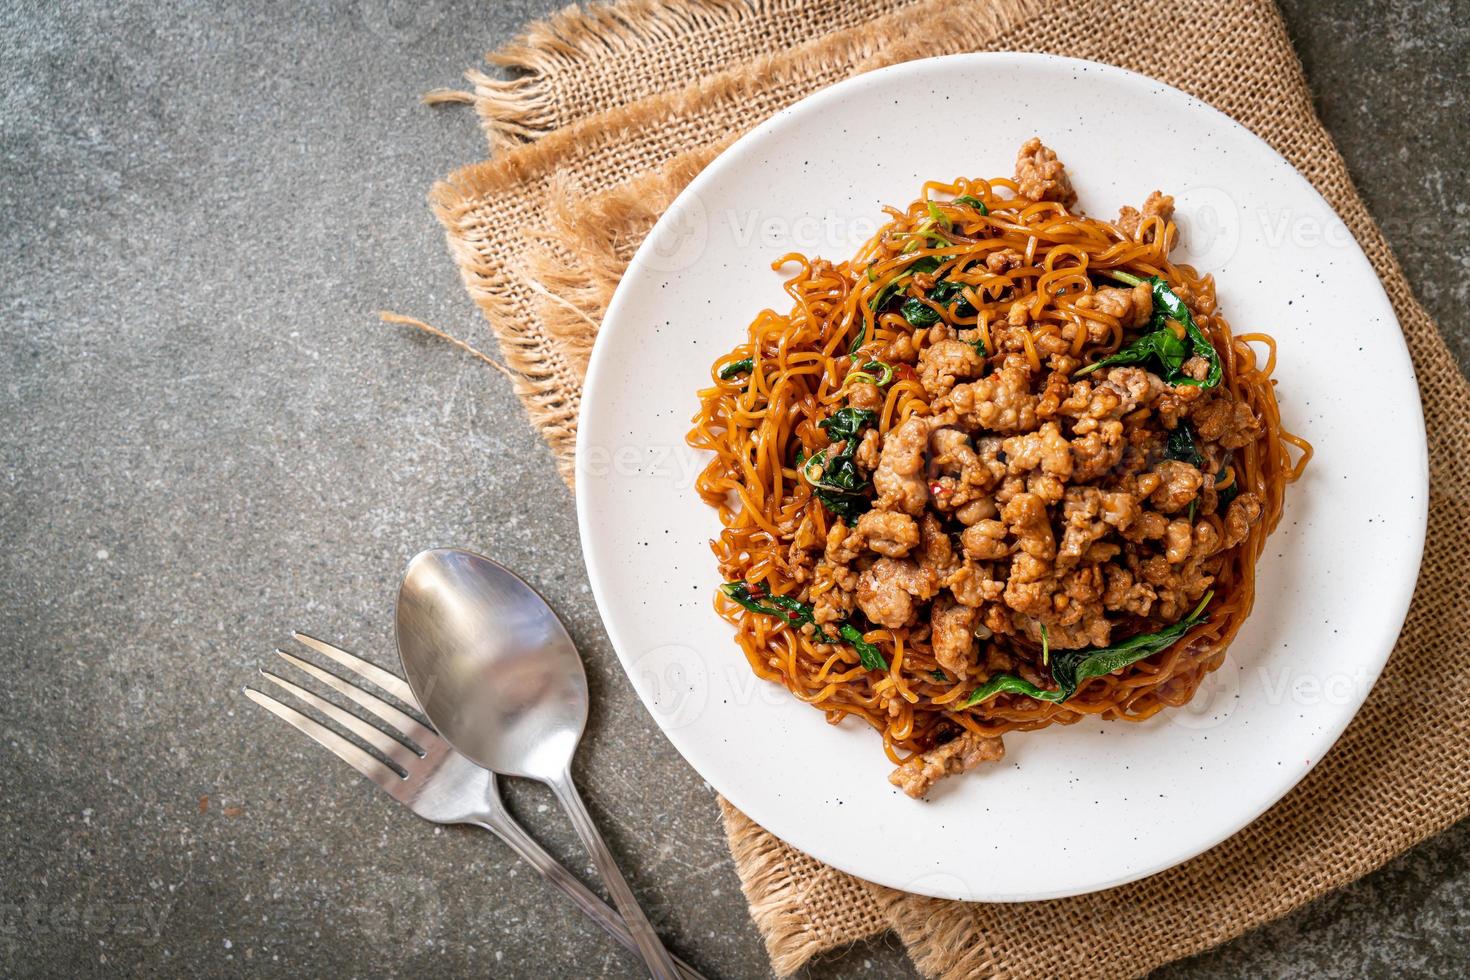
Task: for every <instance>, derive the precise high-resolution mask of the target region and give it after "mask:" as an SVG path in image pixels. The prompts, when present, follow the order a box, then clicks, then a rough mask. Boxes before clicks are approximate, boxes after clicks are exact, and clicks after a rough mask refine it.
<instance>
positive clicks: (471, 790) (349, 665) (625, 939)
mask: <svg viewBox="0 0 1470 980" xmlns="http://www.w3.org/2000/svg"><path fill="white" fill-rule="evenodd" d="M291 635H292V637H294V638H295V639H296V640H297V642H299V643H301V644H303V645H304V646H307V647H309V648H311V649H312V650H315V651H316V652H317V653H320V654H322V655H323V656H325V657H327V658H329V659H331V660H333V661H335V662H337V663H338V664H340V665H341V666H343V667H345V668H346V669H347V670H349V671H351V672H352V673H353V674H355V675H356V676H357V677H358V678H360V679H362V680H366V681H368V682H369V683H371V684H372V685H374V686H376V687H378V688H379V689H381V690H383V691H386V692H387V693H389V694H391V695H392V696H393V697H395V698H397V699H398V700H399V701H401V702H403V703H404V704H406V705H408V706H409V707H411V708H413V709H414V710H420V708H419V704H418V701H417V700H415V699H414V696H413V691H412V690H411V689H410V688H409V686H408V682H407V681H405V680H403V679H402V678H400V677H398V676H396V675H394V674H391V673H389V672H388V671H386V670H384V669H383V668H381V667H378V666H376V665H375V664H371V663H368V662H367V661H366V660H363V659H362V658H361V657H358V656H355V655H354V654H351V653H348V652H347V651H346V650H343V649H341V648H339V647H335V646H333V645H332V644H330V643H327V642H326V641H324V640H319V639H317V638H316V637H314V636H309V635H307V634H305V633H301V632H295V633H292V634H291ZM276 653H277V654H278V655H279V656H280V657H281V658H282V659H284V660H285V661H286V662H287V663H289V664H291V665H292V666H294V667H297V668H299V669H300V670H302V671H304V672H305V673H307V674H309V675H310V676H312V677H314V678H316V679H317V680H319V681H321V682H322V683H323V684H326V685H327V686H328V687H331V688H332V689H333V690H336V691H339V692H341V693H342V694H344V695H346V696H347V697H349V698H351V699H352V700H353V701H355V702H356V703H357V704H359V705H361V706H362V707H363V708H365V709H367V710H368V711H370V712H371V713H373V714H374V715H376V716H377V717H379V718H381V719H382V720H383V721H384V722H386V723H387V724H388V725H389V726H390V727H391V728H393V729H394V731H395V732H396V733H397V735H398V737H396V738H395V737H394V736H392V735H389V734H387V733H386V732H384V731H383V730H382V729H380V728H378V727H377V726H375V725H370V724H368V723H367V722H366V721H364V720H363V719H361V718H359V717H358V716H357V715H355V714H352V713H351V712H349V711H346V710H344V709H343V708H341V707H339V706H338V705H336V704H334V703H332V702H331V701H328V700H326V699H325V698H322V697H318V696H317V695H315V694H313V693H312V692H311V691H308V690H306V689H305V688H303V687H300V686H298V685H296V684H293V683H291V681H289V680H287V679H286V678H284V677H281V676H279V675H277V674H273V673H271V672H270V671H268V670H265V669H264V668H262V669H261V671H260V674H261V676H262V677H263V678H265V679H266V680H267V681H269V682H270V683H272V684H274V685H275V686H277V687H279V688H281V689H283V690H285V691H287V692H289V693H290V694H293V695H295V696H296V697H297V698H299V699H301V700H302V701H304V702H305V703H306V704H308V705H310V706H311V707H313V708H315V709H317V710H318V711H320V712H321V713H322V714H324V715H326V716H327V717H328V718H330V719H331V720H332V721H334V722H336V723H337V724H339V725H341V726H342V727H343V728H345V729H347V730H348V731H349V732H351V733H352V734H353V735H356V736H357V737H358V738H360V739H362V740H363V741H364V742H366V743H367V744H368V745H371V746H372V747H373V748H375V749H377V750H378V751H379V752H381V753H382V754H383V756H384V757H385V758H387V759H388V760H390V761H391V762H392V763H393V765H394V766H397V767H398V769H399V770H402V772H401V774H400V773H399V772H398V771H395V770H394V769H393V768H391V767H389V766H387V765H384V764H383V762H382V760H381V759H378V758H377V757H375V756H373V755H372V754H371V753H369V752H365V751H364V750H363V749H362V748H361V747H360V746H358V745H357V744H355V743H354V742H352V741H350V740H349V739H347V738H344V737H343V736H342V735H341V734H340V733H338V732H337V731H335V730H333V729H331V728H329V727H327V726H326V725H323V724H321V723H320V722H318V721H316V720H314V719H312V718H310V717H308V716H306V715H304V714H302V713H301V712H300V711H298V710H296V709H295V708H293V707H291V706H290V705H288V704H286V703H285V702H283V701H281V700H279V699H277V698H275V697H273V696H271V695H269V694H265V693H263V692H261V691H257V690H255V689H254V688H249V687H247V688H245V689H244V692H245V696H246V697H248V698H249V699H250V700H252V701H254V702H255V703H256V704H258V705H260V706H261V707H262V708H265V709H266V710H267V711H269V712H271V713H272V714H274V715H275V716H276V717H278V718H280V719H282V720H283V721H286V722H288V723H289V724H291V725H293V726H295V727H296V728H298V729H300V730H301V731H302V732H303V733H305V734H306V735H308V736H310V737H311V738H312V739H313V740H315V741H316V742H317V743H318V744H320V745H321V746H322V747H324V748H325V749H326V750H327V751H329V752H331V753H332V754H333V755H335V756H336V757H337V758H339V759H341V760H342V761H343V762H345V763H347V764H348V765H350V766H352V768H354V769H356V770H357V771H358V772H360V773H362V774H363V775H364V776H366V777H367V778H368V779H369V780H371V781H372V782H373V783H375V784H376V785H377V786H378V788H379V789H381V790H383V791H384V792H385V793H387V794H388V795H389V796H391V797H393V799H395V800H397V801H398V802H399V803H402V804H403V805H404V806H406V807H408V808H409V809H410V810H412V811H413V812H414V813H416V814H418V815H419V816H420V817H423V818H424V819H425V820H429V821H432V822H433V823H439V824H472V825H474V826H476V827H483V828H484V829H486V830H488V831H490V832H491V833H492V834H494V835H495V836H497V837H499V838H500V839H501V840H503V841H505V842H506V843H507V844H509V845H510V848H511V850H513V851H515V852H516V853H517V854H518V855H520V857H521V859H522V860H523V861H525V862H526V863H527V864H529V865H530V866H531V867H533V868H535V869H536V870H537V871H539V872H541V874H542V876H543V877H545V878H546V880H547V881H550V882H551V883H552V884H553V885H555V886H556V887H558V888H560V889H561V890H562V891H564V892H566V894H567V896H568V897H569V898H571V900H572V901H573V902H575V903H577V907H578V908H580V909H581V910H582V911H583V912H585V913H586V914H587V916H588V917H589V918H591V919H592V921H594V922H596V923H597V924H598V925H600V926H602V928H604V929H606V930H607V931H608V933H609V934H610V935H612V937H613V938H614V939H616V940H617V941H618V942H620V943H622V944H623V946H624V947H626V948H627V949H629V950H631V951H633V952H635V953H636V952H637V951H638V946H637V944H636V943H635V942H634V941H633V937H632V935H631V934H629V932H628V927H627V926H626V925H624V924H623V920H622V917H621V916H619V915H618V913H617V912H615V911H614V910H613V909H612V908H611V907H609V906H608V905H607V904H606V903H605V902H603V901H602V899H600V898H598V897H597V896H596V895H594V894H592V892H590V891H588V890H587V888H586V886H584V885H583V884H582V883H581V882H580V881H578V880H577V879H576V878H574V877H573V876H572V874H571V872H569V871H567V869H566V868H564V867H562V866H561V865H560V864H558V863H557V861H556V859H555V858H553V857H552V856H551V855H550V854H547V853H546V851H545V850H543V849H542V847H541V845H540V844H537V843H536V842H535V841H534V840H532V839H531V837H530V835H529V834H527V833H526V832H525V830H524V829H522V827H521V825H520V824H518V823H516V821H515V818H513V817H512V816H511V815H510V813H509V811H507V810H506V808H505V804H504V803H503V802H502V801H501V799H500V791H499V789H498V788H497V786H496V783H495V774H494V773H492V772H490V771H489V770H488V769H482V768H480V767H479V766H477V765H475V764H474V763H473V762H471V761H469V760H468V759H466V758H465V757H464V756H462V755H460V754H459V753H458V752H456V751H455V750H454V749H453V748H452V747H450V745H449V743H448V742H446V741H444V739H442V738H440V737H439V734H438V733H437V732H435V731H434V730H433V729H432V728H430V727H429V726H427V725H425V724H424V723H422V722H420V721H419V720H418V719H416V718H414V717H413V716H412V715H410V714H408V713H406V712H404V711H402V710H400V709H399V708H397V707H395V706H394V705H392V704H390V703H389V702H387V701H385V700H383V699H382V698H380V697H378V696H377V695H376V694H373V693H371V692H369V691H368V690H367V689H365V688H364V687H362V686H361V685H360V684H359V683H357V682H354V681H350V680H347V679H346V678H344V677H341V676H339V675H338V674H335V673H332V672H331V671H327V670H323V669H322V668H320V667H318V666H317V665H316V664H313V663H311V662H310V661H307V660H303V659H302V658H300V657H297V656H295V655H293V654H290V653H287V652H286V651H284V650H277V651H276ZM675 964H676V965H677V966H678V967H679V970H680V972H681V973H682V974H683V975H684V976H685V977H687V978H690V980H703V978H702V977H701V976H700V974H699V972H698V971H696V970H695V969H694V968H693V967H691V966H690V965H689V964H687V963H685V962H683V961H682V960H679V959H678V958H677V957H675Z"/></svg>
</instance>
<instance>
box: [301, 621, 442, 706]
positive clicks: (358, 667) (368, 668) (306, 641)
mask: <svg viewBox="0 0 1470 980" xmlns="http://www.w3.org/2000/svg"><path fill="white" fill-rule="evenodd" d="M291 636H292V637H294V638H295V640H296V642H297V643H300V644H303V645H304V646H309V647H311V648H312V649H313V650H315V651H316V652H317V653H319V654H321V655H322V656H324V657H331V658H332V659H333V660H335V661H337V663H339V664H341V665H342V666H343V667H346V668H347V669H348V670H350V671H353V672H354V673H358V674H361V675H362V676H363V677H366V678H367V679H368V680H370V681H372V682H373V683H374V684H376V685H378V686H379V687H381V688H382V689H383V690H385V691H387V692H388V693H389V694H391V695H393V696H394V697H395V698H397V699H398V700H400V701H402V702H403V703H404V704H406V705H408V706H409V707H411V708H418V709H419V710H420V711H422V710H423V707H422V706H421V705H420V704H419V702H418V699H417V698H415V697H414V696H413V688H411V687H409V686H408V681H406V680H404V679H403V678H401V677H399V676H397V675H395V674H390V673H388V671H386V670H384V669H383V668H382V667H379V666H378V665H377V664H375V663H369V662H368V661H366V660H364V659H362V658H361V657H359V656H358V655H357V654H355V653H348V652H347V651H346V650H343V649H342V648H341V647H335V646H332V644H330V643H328V642H327V641H326V640H319V639H317V638H316V637H314V636H312V635H310V634H309V633H303V632H301V631H300V630H292V631H291Z"/></svg>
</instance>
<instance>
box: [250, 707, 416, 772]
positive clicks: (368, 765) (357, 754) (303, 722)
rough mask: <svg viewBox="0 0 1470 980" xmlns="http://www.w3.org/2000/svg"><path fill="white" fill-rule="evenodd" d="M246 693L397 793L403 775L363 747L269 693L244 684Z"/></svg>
mask: <svg viewBox="0 0 1470 980" xmlns="http://www.w3.org/2000/svg"><path fill="white" fill-rule="evenodd" d="M244 690H245V696H246V697H247V698H249V699H250V700H252V701H254V702H255V703H256V704H258V705H260V706H261V707H262V708H264V709H265V710H267V711H269V712H270V713H271V714H273V715H275V716H276V717H277V718H280V719H281V720H282V721H284V722H286V723H288V724H290V725H292V726H294V727H295V728H296V729H298V730H299V731H300V732H301V733H302V734H304V735H307V736H309V737H310V738H312V739H313V740H315V741H316V743H317V744H318V745H320V746H321V747H322V748H324V749H326V750H327V751H328V752H330V753H332V754H333V755H335V756H336V757H337V758H339V759H341V760H342V761H343V762H345V763H347V764H348V765H349V766H351V767H352V768H354V769H356V770H357V771H358V772H360V773H362V774H363V775H364V776H366V777H367V778H368V779H369V780H371V781H372V782H374V783H376V784H377V785H378V788H379V789H383V790H386V791H387V792H389V793H394V792H397V791H398V790H399V789H400V788H401V784H402V783H403V777H401V776H399V775H398V773H396V772H394V771H393V770H392V769H389V768H388V767H387V766H386V765H384V764H383V763H382V762H379V761H378V760H377V759H374V758H373V757H372V756H370V755H368V754H367V753H366V752H364V751H363V750H362V749H360V748H358V747H357V746H356V745H353V744H352V743H351V742H349V741H347V739H345V738H343V737H342V736H341V735H338V734H337V733H336V732H334V731H332V730H331V729H330V728H328V727H327V726H326V725H323V724H320V723H319V722H316V721H313V720H312V719H310V718H308V717H306V716H305V715H303V714H302V713H301V712H299V711H297V710H296V709H295V708H292V707H289V706H287V705H284V704H282V703H281V702H280V701H277V700H276V699H275V698H273V697H271V696H270V695H269V694H262V693H261V692H259V691H257V690H255V689H254V688H250V687H247V688H245V689H244Z"/></svg>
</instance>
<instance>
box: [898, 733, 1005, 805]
mask: <svg viewBox="0 0 1470 980" xmlns="http://www.w3.org/2000/svg"><path fill="white" fill-rule="evenodd" d="M1005 754H1006V747H1005V743H1003V742H1002V741H1001V740H1000V739H999V738H988V737H986V736H984V735H976V734H974V733H973V732H963V733H961V734H960V735H959V736H957V737H956V738H955V739H954V740H953V741H951V742H945V743H944V744H943V745H941V746H938V747H937V748H932V749H930V750H929V751H928V752H923V753H920V754H919V755H916V756H914V757H913V758H912V759H910V760H909V761H908V762H905V763H904V764H903V765H901V766H899V767H898V768H897V769H895V770H893V773H892V775H890V776H889V777H888V781H889V782H890V783H892V784H893V785H895V786H897V787H898V788H899V789H901V790H903V791H904V792H905V793H907V794H908V795H909V796H911V797H913V798H914V799H916V800H917V799H919V798H920V797H922V796H923V795H924V794H925V793H927V792H929V790H930V789H931V788H933V786H934V784H935V783H937V782H939V780H941V779H943V778H944V777H945V776H952V775H954V774H955V773H958V772H965V771H966V770H969V769H974V768H975V767H976V766H978V765H979V764H980V763H982V762H999V761H1000V760H1001V759H1004V758H1005Z"/></svg>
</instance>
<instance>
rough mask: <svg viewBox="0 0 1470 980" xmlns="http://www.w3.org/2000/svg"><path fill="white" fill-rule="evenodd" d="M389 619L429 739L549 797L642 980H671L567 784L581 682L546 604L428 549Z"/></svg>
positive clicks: (465, 561) (488, 572) (452, 554)
mask: <svg viewBox="0 0 1470 980" xmlns="http://www.w3.org/2000/svg"><path fill="white" fill-rule="evenodd" d="M394 620H395V631H396V633H397V636H398V657H399V659H400V660H402V661H403V671H404V673H405V674H406V675H407V677H408V684H409V687H411V688H413V693H414V696H415V697H416V698H417V699H418V702H419V704H420V705H421V706H422V707H423V709H424V714H426V715H428V717H429V721H430V722H432V723H433V725H434V727H435V728H437V729H438V730H439V734H440V735H442V736H443V737H444V740H445V741H446V742H448V743H449V744H450V745H452V746H454V747H455V748H456V749H458V750H459V752H460V754H461V755H464V756H467V757H468V758H469V759H470V760H471V761H473V762H476V763H478V764H479V765H481V766H484V767H485V768H486V769H490V770H492V771H494V772H498V773H501V774H503V775H507V776H524V777H526V778H528V779H536V780H540V781H541V782H543V783H545V784H546V785H547V786H549V787H551V791H552V792H553V793H555V794H556V799H557V802H559V803H560V804H561V805H562V808H563V809H564V810H566V811H567V815H568V816H569V817H571V820H572V826H573V827H575V828H576V831H577V834H578V836H580V837H581V838H582V842H583V843H584V844H586V845H587V850H588V851H589V852H590V853H591V854H592V861H593V863H594V864H595V865H597V870H598V871H599V872H601V873H602V878H603V881H604V883H606V885H607V889H608V892H609V893H611V895H612V898H613V903H614V904H615V905H617V907H618V911H619V912H621V913H622V914H623V920H624V922H626V923H627V926H628V932H629V933H631V934H632V936H633V941H634V942H635V943H636V944H637V946H638V952H639V953H640V954H642V956H643V961H644V963H645V964H646V965H647V966H648V971H649V973H650V974H651V975H653V976H654V977H657V978H659V980H664V978H668V980H674V978H676V977H678V975H679V974H678V968H677V967H676V966H675V964H674V961H673V958H672V957H671V956H670V955H669V951H668V950H666V949H664V946H663V943H661V942H660V941H659V938H658V934H657V933H656V932H654V929H653V926H652V925H651V924H649V921H648V918H647V916H645V915H644V914H643V910H642V909H641V908H639V906H638V901H637V899H635V898H634V897H633V892H632V890H631V889H630V888H629V887H628V883H627V882H626V881H625V880H624V879H623V874H622V872H621V871H619V870H618V865H617V862H616V861H615V860H614V859H613V856H612V852H611V851H609V850H608V848H607V844H606V843H605V842H604V841H603V839H602V835H601V834H599V833H598V831H597V825H596V824H594V823H593V822H592V816H591V814H589V813H588V812H587V807H586V805H585V804H584V803H583V802H582V797H581V796H580V795H579V794H578V793H577V787H576V786H575V785H574V784H573V782H572V755H573V754H574V753H575V752H576V750H577V743H578V742H579V741H580V740H581V738H582V729H583V728H585V727H586V725H587V675H586V673H585V672H584V671H583V669H582V658H581V657H579V656H578V655H577V648H576V646H575V645H573V643H572V638H571V637H570V636H568V635H567V631H566V627H564V626H562V624H561V620H559V619H557V618H556V613H554V612H552V611H551V607H550V606H548V605H547V604H546V600H544V599H542V598H541V596H539V595H537V594H536V590H535V589H533V588H531V587H530V586H529V585H527V584H526V583H525V582H523V581H522V580H521V579H520V577H519V576H517V575H516V574H514V573H513V572H511V571H510V570H509V569H507V568H506V567H505V566H503V565H501V564H500V563H498V562H494V561H491V560H490V559H489V558H486V557H484V556H483V555H476V554H473V553H471V552H468V551H460V550H458V549H452V548H438V549H435V550H433V551H425V552H422V553H421V554H419V555H417V556H415V557H414V559H413V561H411V562H409V563H408V568H407V569H406V570H405V571H404V573H403V583H402V585H400V586H399V589H398V607H397V611H396V614H395V617H394Z"/></svg>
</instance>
